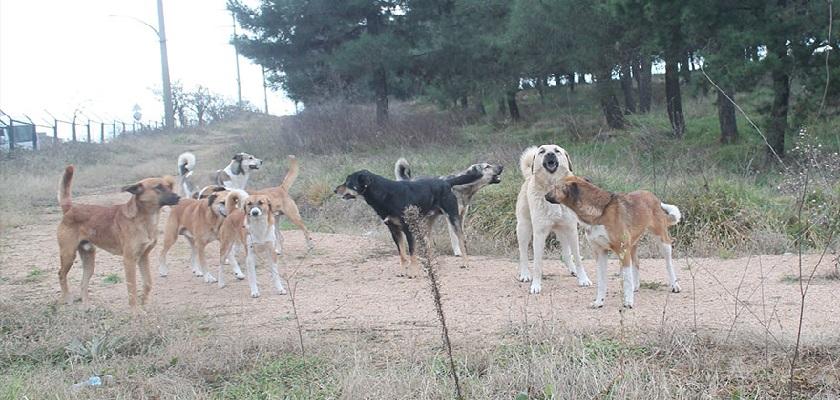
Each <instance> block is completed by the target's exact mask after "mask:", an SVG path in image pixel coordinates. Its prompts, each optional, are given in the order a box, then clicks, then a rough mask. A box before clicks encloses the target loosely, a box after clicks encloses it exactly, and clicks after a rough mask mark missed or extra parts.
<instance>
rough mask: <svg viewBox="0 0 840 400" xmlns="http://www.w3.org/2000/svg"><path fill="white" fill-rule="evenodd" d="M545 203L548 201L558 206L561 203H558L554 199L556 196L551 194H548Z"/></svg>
mask: <svg viewBox="0 0 840 400" xmlns="http://www.w3.org/2000/svg"><path fill="white" fill-rule="evenodd" d="M545 201H547V202H549V203H551V204H558V203H559V202H558V201H557V199H555V198H554V195H553V194H551V192H548V193H546V195H545Z"/></svg>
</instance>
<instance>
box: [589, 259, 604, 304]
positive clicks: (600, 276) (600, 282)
mask: <svg viewBox="0 0 840 400" xmlns="http://www.w3.org/2000/svg"><path fill="white" fill-rule="evenodd" d="M592 251H593V252H595V258H596V260H597V262H598V271H597V272H596V274H595V276H596V277H597V279H598V294H596V295H595V301H593V302H592V307H593V308H601V307H603V306H604V300H605V299H606V297H607V251H606V250H605V249H602V248H600V247H596V246H593V249H592Z"/></svg>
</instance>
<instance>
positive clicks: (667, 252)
mask: <svg viewBox="0 0 840 400" xmlns="http://www.w3.org/2000/svg"><path fill="white" fill-rule="evenodd" d="M668 240H669V241H670V238H668ZM659 247H660V249H661V251H662V256H663V257H665V268H667V269H668V283H670V284H671V291H672V292H674V293H679V292H680V291H681V290H682V289H681V288H680V282H679V281H678V280H677V272H676V271H675V270H674V260H673V259H672V258H671V252H672V248H671V243H669V242H666V241H665V240H662V242H660V243H659Z"/></svg>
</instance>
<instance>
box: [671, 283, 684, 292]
mask: <svg viewBox="0 0 840 400" xmlns="http://www.w3.org/2000/svg"><path fill="white" fill-rule="evenodd" d="M671 291H672V292H674V293H679V292H680V291H682V289H681V288H680V283H679V282H674V284H673V285H671Z"/></svg>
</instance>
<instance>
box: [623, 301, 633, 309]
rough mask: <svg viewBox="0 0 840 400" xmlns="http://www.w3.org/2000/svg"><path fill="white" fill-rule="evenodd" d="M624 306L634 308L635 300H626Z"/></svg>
mask: <svg viewBox="0 0 840 400" xmlns="http://www.w3.org/2000/svg"><path fill="white" fill-rule="evenodd" d="M624 308H627V309H632V308H633V302H632V301H627V300H624Z"/></svg>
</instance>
